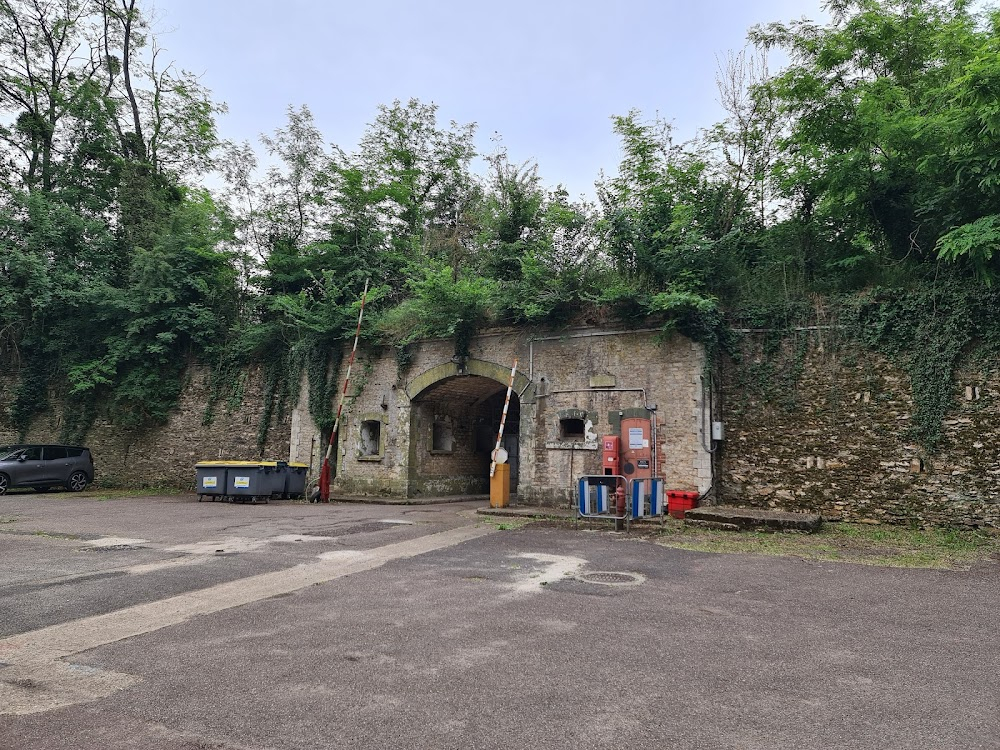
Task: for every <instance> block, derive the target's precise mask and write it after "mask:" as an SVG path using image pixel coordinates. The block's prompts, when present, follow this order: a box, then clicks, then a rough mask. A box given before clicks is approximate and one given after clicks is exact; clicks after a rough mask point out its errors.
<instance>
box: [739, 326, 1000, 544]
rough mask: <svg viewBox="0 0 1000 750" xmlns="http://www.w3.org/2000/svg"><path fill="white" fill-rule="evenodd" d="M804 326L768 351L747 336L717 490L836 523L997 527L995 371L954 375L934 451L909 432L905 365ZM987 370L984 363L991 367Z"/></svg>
mask: <svg viewBox="0 0 1000 750" xmlns="http://www.w3.org/2000/svg"><path fill="white" fill-rule="evenodd" d="M829 339H830V337H829V335H825V334H824V333H823V332H818V331H810V332H800V333H798V334H796V335H793V336H790V337H788V338H786V340H785V341H784V342H783V344H782V346H781V347H780V349H779V350H777V351H769V352H768V353H766V354H765V352H764V350H765V348H767V347H766V345H765V343H764V341H763V339H762V337H761V336H759V335H758V336H756V337H754V336H751V337H750V338H749V340H748V342H747V348H746V351H745V352H744V356H743V359H742V361H741V363H740V364H739V365H733V364H732V363H730V364H729V366H728V367H727V368H726V369H725V376H724V378H723V383H724V388H723V391H724V393H723V395H724V401H723V413H724V416H725V419H726V423H727V433H728V434H727V440H726V441H725V444H724V448H723V450H722V476H721V497H722V499H723V500H724V501H725V502H727V503H733V504H739V505H745V506H748V507H762V508H778V509H783V510H807V511H813V512H819V513H822V514H823V515H824V516H825V517H826V518H828V519H831V520H837V519H843V520H848V521H862V522H890V523H916V524H925V523H927V524H946V525H947V524H958V525H965V526H992V527H1000V460H998V459H1000V378H998V377H997V375H996V374H995V373H997V368H996V366H995V364H996V363H993V365H994V366H993V367H992V372H993V373H994V374H992V375H989V376H986V375H984V367H985V365H980V366H976V367H972V366H970V367H967V368H965V369H963V370H961V371H960V372H959V373H957V376H956V382H955V384H954V388H953V390H954V393H953V401H952V409H951V412H950V413H949V414H948V415H947V417H946V419H945V421H944V424H943V438H942V440H941V442H940V444H939V446H938V448H937V450H936V451H935V452H934V453H933V454H932V455H927V454H926V453H925V451H924V449H923V448H922V446H921V445H920V444H919V442H917V440H916V439H915V438H914V437H913V436H912V435H911V434H910V429H909V428H910V422H911V418H912V413H913V400H912V395H911V390H910V384H909V380H908V378H907V377H906V375H905V373H903V372H901V371H900V370H899V369H898V368H896V367H894V366H893V365H892V364H891V363H889V362H888V361H886V360H885V359H884V358H882V357H879V356H878V355H876V354H873V353H872V352H869V351H864V350H858V349H853V348H851V347H844V346H832V345H831V343H830V340H829ZM987 369H988V368H987Z"/></svg>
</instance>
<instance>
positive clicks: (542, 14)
mask: <svg viewBox="0 0 1000 750" xmlns="http://www.w3.org/2000/svg"><path fill="white" fill-rule="evenodd" d="M154 2H155V15H154V17H155V19H156V21H155V24H154V31H155V32H156V33H157V37H158V43H159V44H160V46H161V47H163V48H165V52H164V53H163V55H164V57H163V58H161V59H166V60H173V61H174V62H175V63H176V65H177V66H178V67H181V68H184V69H187V70H189V71H191V72H193V73H195V74H197V75H199V76H201V81H202V83H203V84H204V85H206V86H207V87H208V88H209V89H210V90H211V91H212V94H213V98H214V100H215V101H217V102H218V101H222V102H225V103H226V104H227V105H228V107H229V112H228V113H227V114H226V115H223V116H221V117H220V118H219V131H220V135H221V136H222V137H223V138H226V139H230V140H234V141H250V142H251V143H253V144H254V145H255V146H256V147H257V150H258V152H261V151H262V149H261V148H260V145H259V136H260V134H261V133H270V132H273V131H274V130H275V129H276V128H278V127H281V126H282V125H283V124H284V123H285V118H286V112H287V109H288V107H289V106H293V107H299V106H301V105H307V106H308V107H309V109H310V110H311V111H312V113H313V116H314V118H315V120H316V124H317V125H318V127H319V128H320V130H321V132H322V133H323V135H324V138H325V140H326V141H327V142H328V143H334V144H337V145H338V146H340V147H341V148H343V149H345V150H346V151H355V150H356V148H357V144H358V142H359V139H360V138H361V135H362V133H363V132H364V130H365V128H366V126H367V125H368V124H369V123H370V122H372V120H374V118H375V116H376V114H377V108H378V105H380V104H391V103H392V102H393V100H395V99H399V100H402V101H406V100H408V99H410V98H414V97H415V98H417V99H420V100H421V101H422V102H424V103H431V102H433V103H435V104H437V105H438V108H439V109H438V123H439V125H440V124H444V125H446V124H447V123H448V122H449V121H451V120H455V121H457V122H459V123H461V124H465V123H470V122H474V123H476V124H477V125H478V135H477V140H476V145H477V147H478V148H479V150H480V152H483V153H489V152H491V151H493V150H494V148H495V144H496V143H502V144H503V146H504V147H506V149H507V152H508V154H509V156H510V158H511V160H513V161H515V162H523V161H526V160H531V161H536V162H537V163H538V165H539V173H540V175H541V177H542V179H543V182H544V184H545V185H547V186H549V187H554V186H555V185H556V184H562V185H564V186H565V187H566V188H567V189H568V190H569V192H570V195H571V196H573V197H578V196H580V195H584V196H586V197H589V198H593V196H594V194H595V192H594V182H595V180H597V179H598V177H599V176H600V173H601V171H602V170H603V171H604V172H605V173H607V174H614V173H615V172H616V171H617V165H618V162H619V160H620V149H619V141H618V138H617V136H615V134H614V132H613V130H612V123H611V117H612V116H614V115H622V114H626V113H627V112H628V111H629V110H632V109H638V110H640V111H642V112H643V114H644V115H645V116H647V117H648V118H652V117H654V116H657V115H659V116H660V117H663V118H665V119H666V120H668V121H672V122H673V124H674V126H675V131H674V132H675V137H676V139H677V140H687V139H689V138H691V137H693V136H695V135H696V134H697V132H698V130H699V129H700V128H705V127H709V126H711V125H712V124H714V123H715V122H718V121H720V120H721V119H722V118H723V112H722V109H721V107H720V105H719V103H718V93H717V90H716V84H715V79H716V74H717V71H718V68H719V62H720V61H722V60H725V58H726V55H727V53H729V52H730V51H738V50H740V49H742V48H743V46H744V45H745V39H746V32H747V30H748V29H749V28H750V27H751V26H753V25H754V24H756V23H765V22H770V21H789V20H792V19H797V18H802V17H806V18H810V19H814V20H822V19H824V18H825V17H826V16H825V14H824V13H823V11H822V9H821V5H822V3H821V2H820V0H757V1H754V0H702V2H697V0H693V1H692V0H659V1H655V0H605V1H604V2H596V1H595V0H575V1H572V0H533V1H532V0H505V2H477V1H476V0H461V1H459V0H431V1H430V2H406V1H405V0H374V1H371V2H365V1H364V0H354V1H353V2H344V1H343V0H328V1H327V2H324V1H323V0H279V1H277V2H276V1H275V0H240V2H232V1H229V2H222V1H220V0H154ZM772 69H773V66H772Z"/></svg>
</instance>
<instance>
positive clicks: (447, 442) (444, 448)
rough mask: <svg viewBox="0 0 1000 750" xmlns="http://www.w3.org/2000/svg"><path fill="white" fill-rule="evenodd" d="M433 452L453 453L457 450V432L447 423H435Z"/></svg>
mask: <svg viewBox="0 0 1000 750" xmlns="http://www.w3.org/2000/svg"><path fill="white" fill-rule="evenodd" d="M431 450H433V451H441V452H442V453H451V452H452V451H453V450H455V432H454V430H452V428H451V425H450V424H448V423H447V422H434V429H433V432H432V433H431Z"/></svg>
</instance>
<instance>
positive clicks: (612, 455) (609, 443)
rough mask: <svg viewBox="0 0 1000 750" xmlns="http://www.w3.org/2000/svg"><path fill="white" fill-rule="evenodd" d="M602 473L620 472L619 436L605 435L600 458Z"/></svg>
mask: <svg viewBox="0 0 1000 750" xmlns="http://www.w3.org/2000/svg"><path fill="white" fill-rule="evenodd" d="M601 466H602V468H603V472H602V473H603V474H605V475H607V474H621V473H622V472H621V438H619V437H618V436H617V435H605V437H604V455H603V456H602V458H601Z"/></svg>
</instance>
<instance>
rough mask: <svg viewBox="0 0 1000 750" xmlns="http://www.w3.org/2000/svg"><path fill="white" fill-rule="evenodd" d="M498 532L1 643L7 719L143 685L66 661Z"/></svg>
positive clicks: (327, 561) (275, 576)
mask: <svg viewBox="0 0 1000 750" xmlns="http://www.w3.org/2000/svg"><path fill="white" fill-rule="evenodd" d="M494 531H495V529H493V528H491V527H488V526H470V527H462V528H458V529H452V530H450V531H442V532H439V533H437V534H428V535H427V536H422V537H419V538H417V539H410V540H407V541H404V542H397V543H395V544H388V545H385V546H384V547H378V548H375V549H371V550H361V551H347V550H345V551H338V552H333V553H326V554H324V555H321V556H320V561H319V562H314V563H306V564H303V565H297V566H295V567H292V568H288V569H285V570H279V571H275V572H273V573H262V574H260V575H256V576H250V577H249V578H243V579H240V580H237V581H231V582H229V583H222V584H219V585H217V586H210V587H209V588H206V589H201V590H199V591H191V592H188V593H186V594H179V595H177V596H171V597H168V598H166V599H161V600H160V601H156V602H149V603H146V604H137V605H135V606H133V607H126V608H125V609H119V610H116V611H114V612H109V613H107V614H103V615H95V616H93V617H85V618H82V619H79V620H74V621H72V622H66V623H61V624H59V625H52V626H50V627H47V628H42V629H40V630H35V631H32V632H30V633H22V634H20V635H15V636H11V637H9V638H4V639H0V662H3V663H5V664H6V665H7V666H5V667H3V668H0V714H31V713H38V712H41V711H49V710H52V709H54V708H59V707H61V706H67V705H72V704H75V703H81V702H84V701H90V700H96V699H98V698H103V697H106V696H108V695H110V694H112V693H114V692H116V691H118V690H122V689H124V688H127V687H129V686H130V685H132V684H134V683H135V682H136V679H137V678H135V677H132V676H130V675H122V674H112V673H108V672H102V671H100V670H93V669H88V668H85V667H79V666H74V665H72V664H67V663H64V662H60V661H59V660H60V659H65V658H66V657H69V656H72V655H73V654H78V653H80V652H82V651H87V650H89V649H92V648H97V647H98V646H104V645H107V644H109V643H115V642H117V641H121V640H124V639H126V638H131V637H133V636H137V635H142V634H144V633H151V632H153V631H156V630H160V629H162V628H166V627H170V626H172V625H179V624H181V623H183V622H186V621H187V620H190V619H191V618H193V617H197V616H200V615H207V614H212V613H213V612H220V611H222V610H226V609H231V608H233V607H239V606H242V605H244V604H251V603H253V602H258V601H261V600H263V599H268V598H270V597H274V596H277V595H279V594H287V593H290V592H293V591H298V590H299V589H302V588H306V587H307V586H312V585H314V584H317V583H325V582H327V581H332V580H334V579H337V578H342V577H344V576H348V575H351V574H352V573H360V572H364V571H367V570H373V569H375V568H378V567H380V566H382V565H384V564H385V563H387V562H391V561H393V560H399V559H405V558H409V557H415V556H417V555H422V554H425V553H427V552H433V551H435V550H439V549H444V548H446V547H452V546H454V545H456V544H461V543H462V542H466V541H469V540H471V539H476V538H478V537H481V536H485V535H486V534H490V533H493V532H494Z"/></svg>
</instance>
